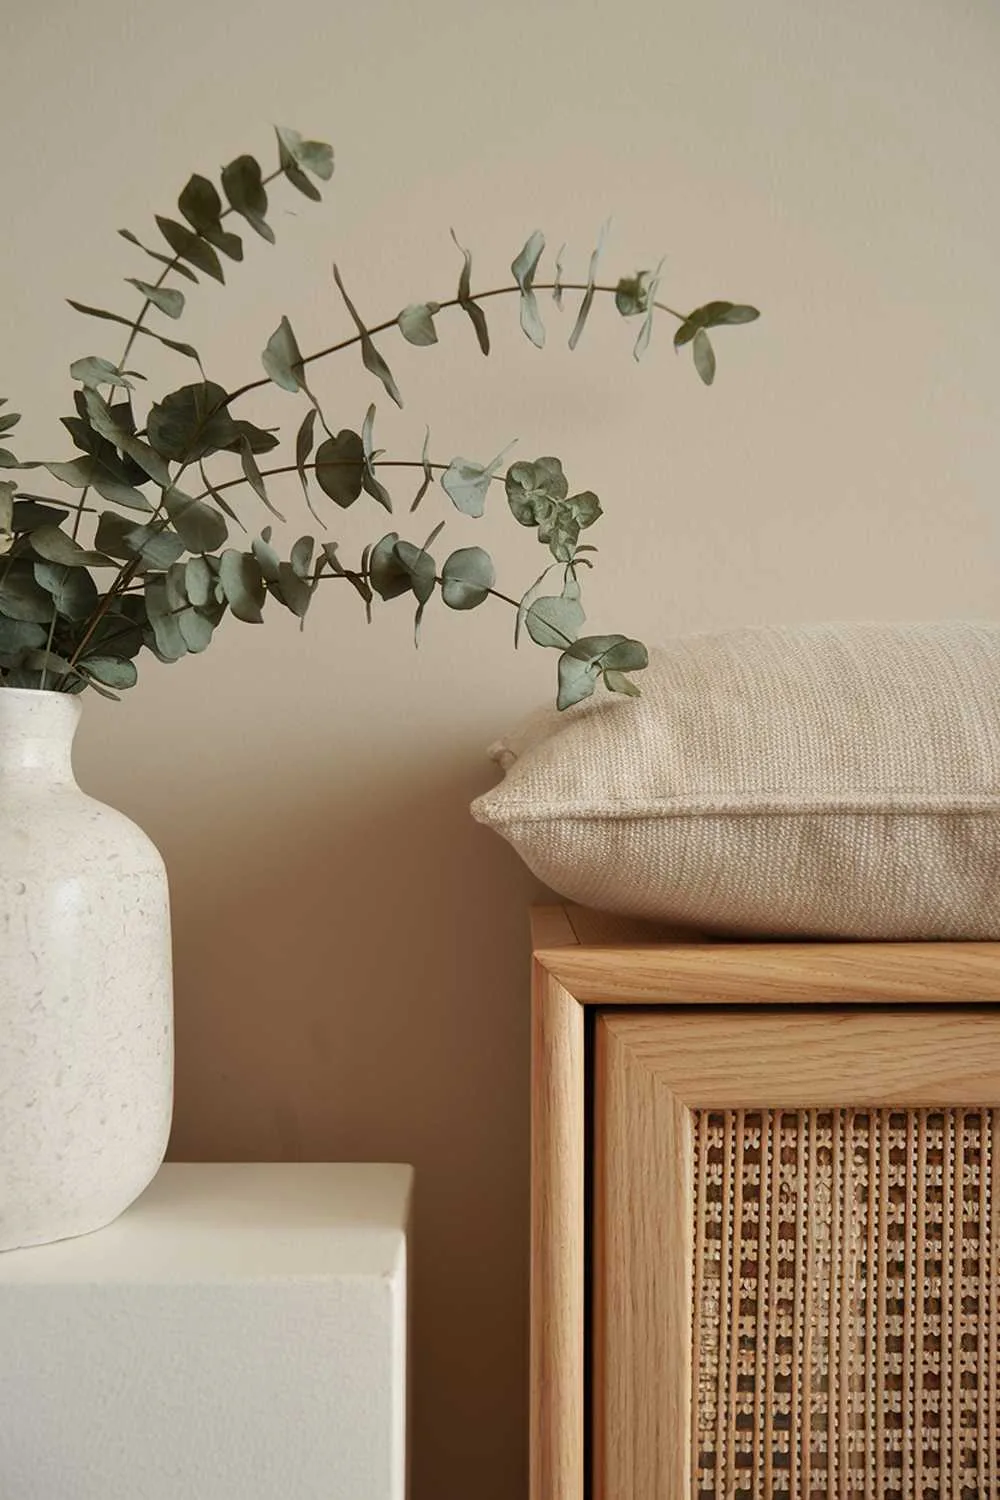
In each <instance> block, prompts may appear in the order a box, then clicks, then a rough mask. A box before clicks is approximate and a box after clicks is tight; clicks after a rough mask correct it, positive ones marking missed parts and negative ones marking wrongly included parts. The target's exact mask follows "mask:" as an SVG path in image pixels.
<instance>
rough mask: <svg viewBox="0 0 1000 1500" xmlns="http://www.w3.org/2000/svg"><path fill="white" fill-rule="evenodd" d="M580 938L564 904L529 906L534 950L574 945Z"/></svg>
mask: <svg viewBox="0 0 1000 1500" xmlns="http://www.w3.org/2000/svg"><path fill="white" fill-rule="evenodd" d="M579 941H580V939H579V937H578V936H577V934H576V930H575V928H574V927H573V923H572V921H571V920H570V911H569V908H568V907H566V906H533V907H532V908H531V947H532V949H533V951H534V952H536V953H537V952H539V951H540V950H544V949H549V948H566V947H575V946H576V944H577V943H579Z"/></svg>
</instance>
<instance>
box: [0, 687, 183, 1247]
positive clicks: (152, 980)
mask: <svg viewBox="0 0 1000 1500" xmlns="http://www.w3.org/2000/svg"><path fill="white" fill-rule="evenodd" d="M79 718H80V700H79V698H77V697H75V696H69V695H67V694H64V693H52V692H33V691H28V690H22V689H15V688H0V1250H11V1249H14V1248H17V1247H21V1246H25V1245H39V1244H45V1243H47V1242H48V1241H50V1240H58V1239H66V1238H68V1237H70V1236H71V1235H77V1234H87V1233H89V1232H90V1231H91V1230H93V1229H100V1228H101V1227H102V1226H103V1225H105V1224H109V1223H110V1222H111V1220H112V1219H115V1218H117V1217H118V1215H119V1214H120V1213H122V1211H123V1210H124V1209H126V1208H127V1207H128V1205H129V1204H130V1203H131V1202H132V1201H133V1200H134V1199H135V1198H137V1197H138V1196H139V1194H140V1193H141V1192H142V1190H143V1188H144V1187H146V1185H147V1184H148V1183H149V1181H150V1180H151V1178H152V1177H153V1176H154V1174H155V1172H156V1170H157V1168H158V1167H159V1165H160V1162H161V1161H162V1160H163V1154H164V1152H165V1150H166V1145H167V1135H168V1132H169V1129H170V1114H171V1104H172V1096H173V1022H172V990H171V963H170V909H169V903H168V897H167V879H166V872H165V871H164V867H163V861H162V859H161V858H160V855H159V853H158V852H157V850H156V848H155V847H154V845H153V844H152V843H151V842H150V840H149V839H148V838H147V837H146V835H145V834H144V833H143V832H142V830H141V829H139V828H137V827H136V825H135V824H134V823H132V822H131V821H130V820H129V819H128V818H126V817H124V816H123V814H121V813H119V812H116V811H115V810H114V809H113V808H110V807H106V806H104V804H103V803H100V802H96V801H94V799H93V798H92V797H88V796H86V795H85V794H84V793H83V792H82V791H81V790H80V788H79V787H78V786H77V784H76V780H75V779H74V776H73V769H72V760H71V757H72V744H73V737H74V735H75V733H76V727H77V723H78V721H79Z"/></svg>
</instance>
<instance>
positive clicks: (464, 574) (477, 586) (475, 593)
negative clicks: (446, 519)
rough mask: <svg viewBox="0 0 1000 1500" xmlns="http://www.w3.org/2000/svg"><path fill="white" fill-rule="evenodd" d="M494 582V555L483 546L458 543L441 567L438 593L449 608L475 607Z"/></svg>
mask: <svg viewBox="0 0 1000 1500" xmlns="http://www.w3.org/2000/svg"><path fill="white" fill-rule="evenodd" d="M495 582H496V568H495V567H494V566H493V559H492V558H491V557H490V554H489V553H488V552H485V551H484V550H483V548H482V547H460V548H459V549H458V551H457V552H453V553H452V554H451V556H450V557H448V558H446V559H445V562H444V565H443V567H442V569H441V597H442V599H443V600H444V602H445V604H447V606H448V608H449V609H475V608H476V606H477V605H479V604H482V602H483V600H484V599H488V598H489V592H490V589H491V588H492V587H493V585H494V583H495Z"/></svg>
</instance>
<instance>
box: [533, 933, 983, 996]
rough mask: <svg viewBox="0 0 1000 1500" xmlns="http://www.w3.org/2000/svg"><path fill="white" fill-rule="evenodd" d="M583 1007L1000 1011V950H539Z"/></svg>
mask: <svg viewBox="0 0 1000 1500" xmlns="http://www.w3.org/2000/svg"><path fill="white" fill-rule="evenodd" d="M536 957H537V959H538V960H539V962H541V963H543V964H544V965H545V967H546V968H548V969H550V970H551V972H552V973H553V974H554V975H556V976H557V977H558V979H559V980H560V982H561V983H562V984H564V985H565V986H566V988H567V989H568V990H570V991H571V992H572V994H574V995H575V996H576V998H577V999H578V1000H579V1001H580V1002H581V1003H582V1004H584V1005H844V1004H856V1003H867V1004H871V1003H878V1002H881V1003H905V1004H907V1005H927V1004H934V1005H948V1004H955V1003H960V1002H963V1001H964V1002H965V1003H966V1004H968V1003H969V1002H970V1001H991V1002H1000V943H727V944H719V943H691V944H687V945H681V944H679V943H676V942H673V941H671V942H670V943H664V944H660V945H652V946H649V947H624V948H608V947H594V948H587V947H583V946H579V947H575V948H567V949H564V950H558V949H553V950H548V951H545V950H542V951H539V952H538V953H537V954H536Z"/></svg>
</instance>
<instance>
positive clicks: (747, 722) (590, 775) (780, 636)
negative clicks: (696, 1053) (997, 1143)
mask: <svg viewBox="0 0 1000 1500" xmlns="http://www.w3.org/2000/svg"><path fill="white" fill-rule="evenodd" d="M640 682H641V685H642V697H641V698H636V699H631V698H624V697H618V696H617V695H610V694H608V695H603V696H602V697H601V698H593V699H589V700H588V701H587V702H586V703H583V704H580V705H578V706H577V707H575V708H572V709H569V710H568V711H567V712H566V713H563V714H557V713H556V712H555V710H551V711H546V712H545V713H543V714H537V715H535V716H534V717H533V718H532V719H531V720H529V721H528V723H527V724H526V725H525V726H524V727H523V728H522V729H521V730H520V731H519V732H517V733H515V734H513V735H511V736H509V737H508V738H507V739H505V740H503V741H501V742H500V743H499V744H498V745H495V746H493V747H492V750H491V752H490V753H491V754H492V755H493V757H494V759H495V760H497V762H498V763H499V764H500V765H501V766H502V767H503V769H504V771H505V776H504V780H503V782H502V783H501V784H500V785H499V786H498V787H497V788H496V789H495V790H493V791H491V792H488V793H486V795H485V796H482V797H480V798H478V799H477V800H476V802H474V803H473V807H472V811H473V814H474V815H475V817H476V818H478V819H479V820H480V822H483V823H487V824H489V826H490V827H492V828H495V829H496V830H497V831H498V832H499V833H502V834H503V835H504V837H505V838H507V839H508V840H509V841H510V843H511V844H513V846H514V848H515V849H516V850H517V851H518V853H519V854H520V855H521V857H522V858H523V859H524V860H525V862H526V863H527V864H528V865H529V866H530V868H531V869H532V870H533V871H534V872H535V874H536V875H538V876H539V877H540V878H541V879H542V880H543V881H545V883H546V884H547V885H549V886H551V887H552V888H553V889H554V890H556V891H558V892H559V893H560V894H562V895H564V896H568V897H570V898H572V899H573V900H574V901H578V902H580V903H582V904H583V905H585V906H592V907H597V908H599V909H602V910H605V911H614V912H624V913H627V914H629V915H631V916H636V917H646V918H650V919H653V920H656V921H664V922H682V923H685V924H690V925H693V926H696V927H701V928H704V929H708V930H714V931H718V932H730V933H734V934H735V933H744V934H754V935H759V936H767V935H787V934H793V933H794V934H799V935H804V936H813V937H820V936H828V937H837V938H870V939H903V938H911V939H921V938H952V939H957V938H969V939H973V938H975V939H981V940H996V939H1000V624H997V623H993V622H982V623H980V622H962V621H949V622H942V623H929V624H830V625H811V626H768V627H759V628H753V629H744V630H731V631H727V632H724V633H721V634H712V635H708V634H705V635H692V636H686V637H680V638H678V639H676V640H674V641H673V642H671V643H670V644H668V645H667V646H665V647H662V648H661V649H659V650H655V651H652V652H651V653H650V666H649V669H648V671H646V672H645V673H643V675H642V677H641V678H640Z"/></svg>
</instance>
